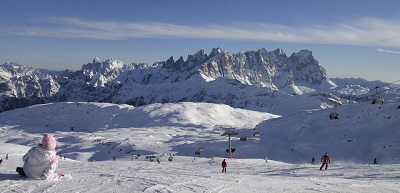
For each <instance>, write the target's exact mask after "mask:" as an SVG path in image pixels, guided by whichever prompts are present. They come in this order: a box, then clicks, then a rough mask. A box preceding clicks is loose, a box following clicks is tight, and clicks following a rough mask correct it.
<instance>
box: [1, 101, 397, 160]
mask: <svg viewBox="0 0 400 193" xmlns="http://www.w3.org/2000/svg"><path fill="white" fill-rule="evenodd" d="M399 106H400V104H399V103H398V101H397V102H396V101H388V102H386V103H385V104H384V105H372V104H370V103H359V104H351V105H343V106H340V107H338V108H336V112H337V113H339V119H335V120H330V119H329V114H330V113H331V110H328V109H327V110H316V111H312V110H310V111H303V112H297V113H293V114H292V115H285V116H282V117H280V116H277V115H272V114H269V113H263V112H255V111H249V110H244V109H235V108H232V107H230V106H227V105H221V104H219V105H218V104H210V103H176V104H172V103H168V104H152V105H147V106H142V107H132V106H129V105H114V104H108V103H54V104H44V105H36V106H32V107H28V108H24V109H16V110H13V111H7V112H3V113H1V117H0V123H1V125H0V126H1V128H2V133H3V134H4V135H3V136H4V137H5V139H6V140H5V142H6V143H15V144H19V145H28V146H32V145H34V144H36V143H37V141H38V138H40V135H41V134H43V133H47V132H50V133H55V135H56V136H57V137H58V141H59V146H58V147H59V150H60V152H61V153H62V154H65V155H68V157H70V158H73V159H77V160H80V159H87V160H89V161H92V160H107V159H109V158H110V156H111V155H115V156H117V157H118V158H130V156H131V154H130V153H132V151H135V154H163V153H167V154H168V153H173V154H177V155H189V156H195V154H194V153H195V151H197V150H199V149H203V148H204V149H205V150H204V151H202V152H201V156H206V157H212V156H220V157H224V156H226V151H225V150H226V149H227V147H228V143H227V140H228V138H227V137H226V136H221V134H222V133H223V132H224V129H225V128H234V129H235V132H237V133H238V135H237V136H234V137H233V138H232V139H233V141H232V145H233V147H234V148H235V149H236V151H235V152H234V153H235V154H237V155H236V156H239V157H242V158H243V157H244V158H264V157H265V156H267V157H269V158H271V159H274V160H277V161H283V162H289V163H305V162H308V161H309V160H310V159H311V157H318V156H319V155H320V154H322V153H324V152H329V153H330V154H331V155H332V157H333V158H334V159H335V160H336V161H338V160H340V161H343V162H349V161H351V162H356V163H370V162H371V160H372V159H374V158H375V157H377V158H378V159H379V160H381V163H400V157H399V155H398V153H396V152H400V144H399V143H398V140H397V139H398V138H399V137H400V131H399V128H398V123H399V120H400V109H399ZM288 111H290V109H288ZM286 114H288V113H286ZM256 132H261V133H262V135H261V136H259V137H254V136H253V134H254V133H256ZM240 137H247V140H246V141H240V140H239V138H240ZM107 145H110V147H111V148H112V149H114V148H115V149H114V150H113V151H112V153H111V154H108V153H107V151H106V150H107V148H108V146H107ZM117 150H118V151H117ZM83 154H84V155H85V158H82V156H83Z"/></svg>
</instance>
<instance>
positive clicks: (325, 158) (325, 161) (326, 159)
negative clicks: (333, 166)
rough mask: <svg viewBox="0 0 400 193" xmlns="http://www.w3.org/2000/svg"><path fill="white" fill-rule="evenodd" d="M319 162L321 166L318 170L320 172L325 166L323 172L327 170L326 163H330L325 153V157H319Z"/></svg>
mask: <svg viewBox="0 0 400 193" xmlns="http://www.w3.org/2000/svg"><path fill="white" fill-rule="evenodd" d="M321 162H322V166H321V167H320V168H319V170H322V168H323V167H324V166H325V170H326V169H328V163H331V159H330V158H329V156H328V153H325V155H323V156H322V157H321Z"/></svg>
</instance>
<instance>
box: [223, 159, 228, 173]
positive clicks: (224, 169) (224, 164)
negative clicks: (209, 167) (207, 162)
mask: <svg viewBox="0 0 400 193" xmlns="http://www.w3.org/2000/svg"><path fill="white" fill-rule="evenodd" d="M221 166H222V173H226V166H228V164H226V161H225V159H224V160H223V161H222V163H221Z"/></svg>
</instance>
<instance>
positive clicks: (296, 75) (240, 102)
mask: <svg viewBox="0 0 400 193" xmlns="http://www.w3.org/2000/svg"><path fill="white" fill-rule="evenodd" d="M335 87H336V85H335V83H333V82H332V81H331V80H330V79H329V78H328V77H327V75H326V71H325V69H324V68H323V67H322V66H321V65H319V63H318V61H317V60H316V59H315V58H314V57H313V56H312V52H311V51H309V50H301V51H300V52H298V53H293V54H292V55H291V56H290V57H287V56H286V54H285V53H284V51H283V50H282V49H276V50H274V51H271V52H268V51H267V50H265V49H264V48H262V49H259V50H257V51H246V52H239V53H236V54H229V53H228V52H227V51H222V50H221V49H220V48H214V49H212V51H211V52H210V54H209V55H207V54H206V53H205V51H204V50H200V51H198V52H197V53H196V54H193V55H188V56H187V60H186V61H185V60H184V59H183V57H182V56H181V57H180V58H179V59H178V60H176V61H175V60H174V59H173V57H170V58H169V59H168V60H166V61H162V62H156V63H154V64H153V65H151V66H150V65H147V64H145V63H140V64H135V63H132V64H124V63H123V62H121V61H118V60H114V59H108V60H106V61H103V62H102V61H100V59H98V58H95V59H94V60H93V61H92V63H88V64H85V65H83V66H82V69H81V70H78V71H70V70H65V71H63V72H55V71H49V70H42V69H33V68H32V67H29V66H27V65H20V64H16V63H6V64H3V65H1V67H0V89H1V91H2V92H1V93H2V95H1V101H2V106H1V107H0V111H5V110H10V109H14V108H18V107H24V106H28V105H32V104H38V103H48V102H60V101H74V102H78V101H87V102H109V103H117V104H122V103H127V104H131V105H134V106H141V105H146V104H151V103H167V102H181V101H190V102H210V103H223V104H228V105H230V106H232V107H240V108H246V109H253V110H262V111H274V110H277V109H279V108H281V107H282V106H281V105H280V104H274V98H276V97H284V98H291V97H293V96H297V97H298V98H300V99H301V100H305V99H302V98H307V97H309V96H314V99H312V100H315V107H298V110H304V108H306V109H307V108H318V107H321V106H324V107H326V106H328V107H329V104H328V105H326V103H330V105H335V103H336V104H340V103H341V101H340V98H338V97H331V96H332V95H329V94H328V95H327V94H326V92H330V91H331V89H333V88H335ZM309 93H313V94H312V95H305V94H309ZM316 93H317V94H316ZM318 93H322V94H318ZM323 103H324V104H323ZM288 105H289V104H288Z"/></svg>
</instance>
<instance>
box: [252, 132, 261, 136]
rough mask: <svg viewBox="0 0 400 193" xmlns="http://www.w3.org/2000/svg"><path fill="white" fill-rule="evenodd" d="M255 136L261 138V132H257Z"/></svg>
mask: <svg viewBox="0 0 400 193" xmlns="http://www.w3.org/2000/svg"><path fill="white" fill-rule="evenodd" d="M253 136H254V137H259V136H261V132H259V131H257V132H255V133H254V134H253Z"/></svg>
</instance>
